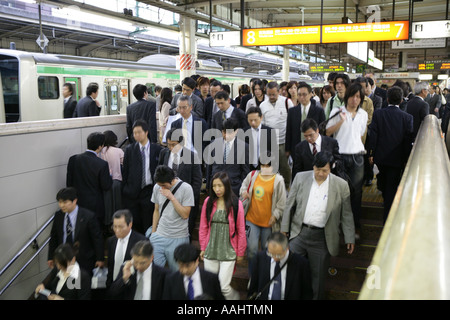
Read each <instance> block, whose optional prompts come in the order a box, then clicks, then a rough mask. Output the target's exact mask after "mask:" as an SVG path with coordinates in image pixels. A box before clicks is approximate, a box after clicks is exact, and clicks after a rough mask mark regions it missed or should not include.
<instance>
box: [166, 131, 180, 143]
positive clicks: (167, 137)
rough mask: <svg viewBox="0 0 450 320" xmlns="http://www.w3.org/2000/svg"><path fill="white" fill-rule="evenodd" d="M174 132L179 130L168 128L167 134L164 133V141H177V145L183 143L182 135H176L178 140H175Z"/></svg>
mask: <svg viewBox="0 0 450 320" xmlns="http://www.w3.org/2000/svg"><path fill="white" fill-rule="evenodd" d="M176 130H180V129H176V128H170V130H169V131H167V133H166V140H171V141H177V142H178V143H181V142H183V139H184V137H183V135H182V134H180V135H178V140H177V139H176V135H174V132H175V131H176ZM172 137H173V138H172Z"/></svg>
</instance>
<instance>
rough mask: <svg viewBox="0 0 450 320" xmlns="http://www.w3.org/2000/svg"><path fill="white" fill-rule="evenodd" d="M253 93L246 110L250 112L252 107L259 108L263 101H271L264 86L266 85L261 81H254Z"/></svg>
mask: <svg viewBox="0 0 450 320" xmlns="http://www.w3.org/2000/svg"><path fill="white" fill-rule="evenodd" d="M252 93H253V98H251V99H250V100H248V102H247V106H246V107H245V110H248V109H249V108H251V107H259V105H260V104H261V103H262V102H263V101H265V100H267V99H269V98H268V97H267V95H266V88H265V86H264V83H263V82H262V81H261V80H259V79H258V80H255V81H253V85H252Z"/></svg>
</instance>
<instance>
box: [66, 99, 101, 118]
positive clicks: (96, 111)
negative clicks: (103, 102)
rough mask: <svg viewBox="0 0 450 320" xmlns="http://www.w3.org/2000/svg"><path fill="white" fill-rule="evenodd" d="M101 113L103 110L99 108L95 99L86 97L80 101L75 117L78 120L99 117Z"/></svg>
mask: <svg viewBox="0 0 450 320" xmlns="http://www.w3.org/2000/svg"><path fill="white" fill-rule="evenodd" d="M100 111H101V108H100V107H97V104H96V103H95V101H94V99H92V98H91V97H90V96H86V97H84V98H81V99H80V101H78V103H77V106H76V108H75V112H74V113H73V117H74V118H76V117H94V116H99V115H100Z"/></svg>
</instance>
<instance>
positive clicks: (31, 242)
mask: <svg viewBox="0 0 450 320" xmlns="http://www.w3.org/2000/svg"><path fill="white" fill-rule="evenodd" d="M53 218H54V216H53V215H52V216H51V217H50V218H49V219H48V220H47V222H46V223H45V224H44V225H43V226H42V227H41V228H40V229H39V230H38V231H37V232H36V233H35V234H34V236H33V237H31V239H30V240H29V241H28V242H27V243H26V244H25V245H24V246H23V247H22V249H20V250H19V252H18V253H17V254H16V255H15V256H14V257H13V258H12V259H11V260H10V261H9V262H8V263H7V264H6V266H5V267H3V269H2V270H1V271H0V278H1V277H2V276H3V275H4V274H5V273H6V271H7V270H8V269H9V268H10V267H11V266H12V265H13V264H14V262H16V261H17V260H18V259H19V258H20V256H21V255H22V254H23V253H24V252H25V251H26V250H28V249H29V248H30V247H32V248H33V249H35V250H37V251H36V252H35V253H34V254H33V256H32V257H31V258H30V259H29V260H28V261H27V262H26V263H25V264H24V265H23V266H21V268H20V269H19V271H18V272H17V273H16V274H15V275H14V276H13V277H12V278H11V279H10V280H9V281H8V283H7V284H6V285H5V286H4V287H3V288H2V289H1V291H0V296H1V295H2V294H3V293H4V292H5V291H6V290H7V289H8V288H9V287H10V286H11V284H12V283H13V282H14V281H15V280H16V279H17V278H18V277H19V276H20V274H21V273H22V272H23V271H24V270H25V269H26V268H27V267H28V265H29V264H30V263H31V262H33V260H34V259H35V258H36V257H37V256H38V255H39V253H40V252H41V251H42V249H43V248H45V246H46V245H47V244H48V242H49V241H50V237H49V238H47V239H46V240H45V241H44V243H42V244H41V245H38V244H37V238H38V237H39V235H40V234H41V233H42V232H43V231H44V230H45V229H46V228H47V227H48V226H49V225H50V224H51V223H52V222H53Z"/></svg>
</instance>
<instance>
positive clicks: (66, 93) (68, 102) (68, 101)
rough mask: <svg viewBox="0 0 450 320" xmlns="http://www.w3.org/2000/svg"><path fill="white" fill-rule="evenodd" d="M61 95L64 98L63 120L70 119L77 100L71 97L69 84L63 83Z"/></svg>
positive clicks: (70, 85) (71, 91) (71, 87)
mask: <svg viewBox="0 0 450 320" xmlns="http://www.w3.org/2000/svg"><path fill="white" fill-rule="evenodd" d="M62 95H63V98H64V111H63V115H64V118H72V117H73V113H74V112H75V108H76V107H77V100H76V99H75V97H74V96H73V86H72V84H71V83H69V82H67V83H64V85H63V88H62Z"/></svg>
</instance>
